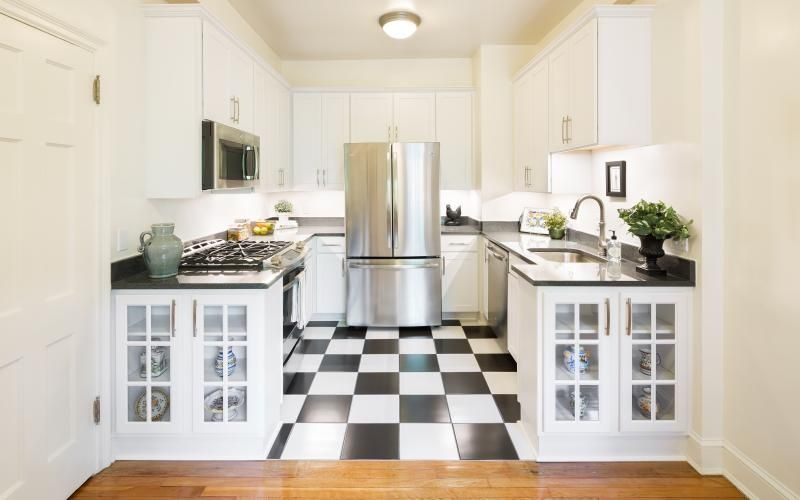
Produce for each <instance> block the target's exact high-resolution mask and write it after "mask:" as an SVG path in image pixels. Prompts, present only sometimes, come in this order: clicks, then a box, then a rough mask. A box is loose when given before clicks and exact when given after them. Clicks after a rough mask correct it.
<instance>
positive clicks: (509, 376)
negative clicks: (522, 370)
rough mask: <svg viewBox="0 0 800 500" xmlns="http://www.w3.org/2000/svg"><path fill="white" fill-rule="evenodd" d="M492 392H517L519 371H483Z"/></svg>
mask: <svg viewBox="0 0 800 500" xmlns="http://www.w3.org/2000/svg"><path fill="white" fill-rule="evenodd" d="M483 378H485V379H486V384H487V385H488V386H489V390H490V391H492V394H517V372H483Z"/></svg>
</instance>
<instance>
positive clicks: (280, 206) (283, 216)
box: [275, 200, 294, 223]
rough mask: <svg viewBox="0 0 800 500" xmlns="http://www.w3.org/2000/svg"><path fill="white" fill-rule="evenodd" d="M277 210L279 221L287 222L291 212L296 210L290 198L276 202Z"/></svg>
mask: <svg viewBox="0 0 800 500" xmlns="http://www.w3.org/2000/svg"><path fill="white" fill-rule="evenodd" d="M275 211H276V212H277V213H278V222H281V223H285V222H287V221H288V220H289V214H290V213H292V212H293V211H294V206H292V203H291V202H290V201H288V200H281V201H279V202H278V203H276V204H275Z"/></svg>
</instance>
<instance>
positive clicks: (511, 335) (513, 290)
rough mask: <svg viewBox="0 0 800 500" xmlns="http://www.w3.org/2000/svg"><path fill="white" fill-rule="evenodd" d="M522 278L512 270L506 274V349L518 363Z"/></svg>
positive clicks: (521, 322) (521, 321)
mask: <svg viewBox="0 0 800 500" xmlns="http://www.w3.org/2000/svg"><path fill="white" fill-rule="evenodd" d="M521 280H522V278H521V277H520V276H519V275H518V274H517V273H516V272H514V271H513V270H510V271H509V272H508V294H507V297H508V310H507V313H506V325H507V328H506V329H507V332H508V336H507V339H506V340H507V345H506V348H507V349H508V353H509V354H510V355H511V357H512V358H514V360H515V361H519V359H520V358H519V337H520V329H521V327H522V324H523V320H522V318H521V316H522V314H521V313H522V311H523V306H522V304H521V303H520V302H521V299H520V294H521V289H520V287H521V286H522V284H521V283H520V281H521Z"/></svg>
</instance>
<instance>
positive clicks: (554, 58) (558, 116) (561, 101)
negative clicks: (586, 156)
mask: <svg viewBox="0 0 800 500" xmlns="http://www.w3.org/2000/svg"><path fill="white" fill-rule="evenodd" d="M569 48H570V45H569V42H568V41H567V42H564V43H563V44H562V45H561V46H560V47H558V48H557V49H556V50H554V51H553V53H552V54H550V56H549V57H548V67H549V70H548V73H549V74H548V81H549V85H548V103H549V110H548V119H547V120H548V123H550V126H549V133H548V141H549V144H550V152H551V153H555V152H557V151H564V150H566V149H569V148H570V146H569V144H567V116H568V115H569V98H570V74H569V70H570V64H569Z"/></svg>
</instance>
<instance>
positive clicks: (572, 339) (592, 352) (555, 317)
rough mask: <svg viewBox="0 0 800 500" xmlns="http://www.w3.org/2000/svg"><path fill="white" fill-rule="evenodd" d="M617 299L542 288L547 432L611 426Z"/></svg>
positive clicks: (614, 397) (610, 428)
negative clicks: (543, 292) (614, 312)
mask: <svg viewBox="0 0 800 500" xmlns="http://www.w3.org/2000/svg"><path fill="white" fill-rule="evenodd" d="M615 306H616V302H615V299H614V297H612V296H611V295H610V294H608V293H600V292H597V293H569V292H545V294H544V318H543V319H544V326H543V332H544V351H543V353H542V357H543V361H544V362H543V365H544V378H543V381H544V383H543V385H542V390H543V392H544V394H543V400H544V406H543V417H544V419H543V420H544V430H545V431H546V432H609V431H614V430H616V425H617V418H616V416H617V400H618V398H617V394H618V385H617V377H616V367H617V351H618V348H617V345H616V339H617V337H616V335H615V333H614V332H615V329H614V325H613V321H614V316H615V315H614V314H613V311H615V310H616V309H615Z"/></svg>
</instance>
